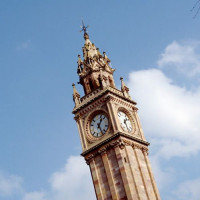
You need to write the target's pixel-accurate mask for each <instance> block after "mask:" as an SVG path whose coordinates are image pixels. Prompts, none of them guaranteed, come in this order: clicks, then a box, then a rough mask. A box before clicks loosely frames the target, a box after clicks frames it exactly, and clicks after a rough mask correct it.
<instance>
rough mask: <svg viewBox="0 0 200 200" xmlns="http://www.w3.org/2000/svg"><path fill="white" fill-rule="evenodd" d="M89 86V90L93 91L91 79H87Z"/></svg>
mask: <svg viewBox="0 0 200 200" xmlns="http://www.w3.org/2000/svg"><path fill="white" fill-rule="evenodd" d="M89 86H90V90H91V91H92V90H94V85H93V83H92V80H91V79H89Z"/></svg>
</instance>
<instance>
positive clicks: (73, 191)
mask: <svg viewBox="0 0 200 200" xmlns="http://www.w3.org/2000/svg"><path fill="white" fill-rule="evenodd" d="M50 183H51V186H52V191H53V194H54V199H55V200H56V199H59V200H66V199H81V200H88V199H91V200H92V199H96V197H95V194H94V188H93V185H92V180H91V175H90V171H89V166H87V164H86V163H85V162H84V160H83V158H82V157H80V156H71V157H69V159H68V160H67V163H66V165H65V167H64V168H63V169H61V170H59V171H58V172H55V173H54V174H53V175H52V176H51V178H50Z"/></svg>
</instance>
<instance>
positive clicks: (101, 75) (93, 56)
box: [77, 20, 115, 94]
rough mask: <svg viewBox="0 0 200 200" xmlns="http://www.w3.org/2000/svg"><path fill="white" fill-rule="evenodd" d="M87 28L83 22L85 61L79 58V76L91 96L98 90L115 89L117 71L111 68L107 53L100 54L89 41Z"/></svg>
mask: <svg viewBox="0 0 200 200" xmlns="http://www.w3.org/2000/svg"><path fill="white" fill-rule="evenodd" d="M87 28H88V26H86V25H85V24H84V22H83V20H82V25H81V32H82V31H83V32H84V39H85V44H84V46H83V48H82V51H83V60H82V59H81V56H80V55H79V56H78V62H77V63H78V69H77V72H78V75H79V80H80V81H79V82H80V84H81V85H82V86H83V88H84V92H85V94H89V93H90V92H92V91H94V90H95V89H97V88H100V87H101V86H102V85H103V87H109V86H111V87H115V84H114V79H113V72H114V71H115V70H114V69H112V67H111V66H110V59H109V58H108V57H107V55H106V54H105V52H103V55H102V54H101V53H100V51H99V48H96V46H95V44H94V43H92V42H91V41H90V39H89V35H88V33H87Z"/></svg>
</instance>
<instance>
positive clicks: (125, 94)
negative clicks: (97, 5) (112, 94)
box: [120, 77, 130, 98]
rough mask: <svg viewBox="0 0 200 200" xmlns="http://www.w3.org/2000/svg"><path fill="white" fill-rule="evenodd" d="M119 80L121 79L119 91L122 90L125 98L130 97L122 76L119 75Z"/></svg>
mask: <svg viewBox="0 0 200 200" xmlns="http://www.w3.org/2000/svg"><path fill="white" fill-rule="evenodd" d="M120 80H121V91H122V92H123V95H124V96H125V97H127V98H130V95H129V88H128V87H127V86H126V85H125V83H124V80H123V78H122V77H120Z"/></svg>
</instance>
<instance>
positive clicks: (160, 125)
mask: <svg viewBox="0 0 200 200" xmlns="http://www.w3.org/2000/svg"><path fill="white" fill-rule="evenodd" d="M194 3H195V1H188V0H182V1H178V0H177V1H174V0H168V1H160V0H154V1H153V0H149V1H139V0H137V1H135V0H134V1H114V0H110V1H104V0H103V1H100V2H99V1H91V0H90V1H89V0H86V1H64V0H59V1H55V0H54V1H53V0H48V1H47V0H43V1H39V0H29V1H26V0H20V1H17V0H10V1H3V0H1V1H0V27H1V34H0V36H1V37H0V137H1V139H0V199H2V200H54V199H60V200H63V199H70V200H71V199H82V200H84V199H95V198H94V192H93V188H92V185H91V179H90V175H89V171H88V168H87V165H86V164H85V163H84V161H83V160H82V159H81V158H80V157H79V154H80V153H81V146H80V141H79V135H78V130H77V127H76V123H75V121H74V120H73V115H72V114H71V111H72V109H73V106H74V103H73V100H72V87H71V84H72V83H73V82H75V83H76V82H77V81H78V76H77V74H76V70H77V64H76V62H77V55H78V54H82V52H81V50H82V46H83V44H84V39H83V37H82V35H83V34H82V33H80V24H81V17H83V18H84V20H85V23H86V24H89V25H90V28H89V35H90V39H91V41H92V42H94V43H95V45H96V46H97V47H99V48H100V51H101V52H102V51H106V52H107V55H108V57H109V58H110V59H111V61H112V66H113V67H114V68H116V72H115V75H114V77H115V82H116V83H117V85H118V87H119V85H120V82H119V77H120V76H123V77H124V79H125V81H126V83H127V85H128V86H129V87H130V92H131V95H132V98H133V99H134V100H136V101H137V102H138V107H139V115H140V118H141V121H142V125H143V128H144V133H145V136H146V138H147V140H148V141H149V142H150V143H151V146H150V158H151V162H152V166H153V170H154V173H155V176H156V179H157V182H158V185H159V188H160V193H161V197H162V199H166V200H172V199H176V200H185V199H192V200H197V199H198V198H199V196H200V192H199V189H198V188H200V173H199V168H200V160H199V156H200V147H199V146H200V142H199V141H200V134H199V133H200V125H199V118H200V78H199V77H200V36H199V35H200V34H199V33H200V26H199V23H200V15H199V16H197V17H196V19H193V16H194V14H195V12H190V9H191V8H192V6H193V5H194ZM77 89H78V90H79V91H80V93H81V94H83V91H82V88H81V87H80V86H77ZM79 166H82V167H79ZM77 191H79V192H77ZM88 195H89V196H88Z"/></svg>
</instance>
